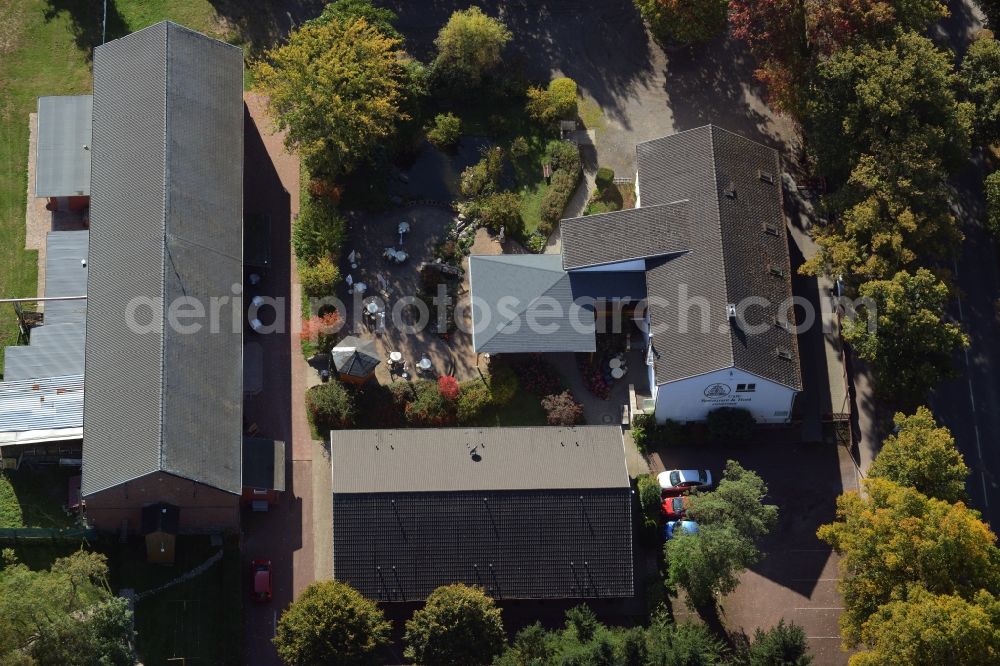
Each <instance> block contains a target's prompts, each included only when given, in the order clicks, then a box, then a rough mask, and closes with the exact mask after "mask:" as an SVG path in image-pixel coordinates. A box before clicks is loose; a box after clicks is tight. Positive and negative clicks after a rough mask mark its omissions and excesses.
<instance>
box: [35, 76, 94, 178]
mask: <svg viewBox="0 0 1000 666" xmlns="http://www.w3.org/2000/svg"><path fill="white" fill-rule="evenodd" d="M92 115H93V98H92V97H91V96H90V95H76V96H65V97H39V98H38V142H37V144H36V147H35V196H36V197H70V196H80V195H88V194H90V151H89V150H88V147H89V146H90V139H91V137H90V132H91V125H90V123H91V118H92Z"/></svg>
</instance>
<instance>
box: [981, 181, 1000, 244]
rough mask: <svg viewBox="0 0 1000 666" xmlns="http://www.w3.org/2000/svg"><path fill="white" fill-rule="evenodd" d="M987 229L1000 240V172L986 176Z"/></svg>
mask: <svg viewBox="0 0 1000 666" xmlns="http://www.w3.org/2000/svg"><path fill="white" fill-rule="evenodd" d="M984 187H985V190H986V228H987V229H989V231H990V233H991V234H993V237H994V238H997V239H1000V171H994V172H993V173H991V174H990V175H988V176H986V183H985V186H984Z"/></svg>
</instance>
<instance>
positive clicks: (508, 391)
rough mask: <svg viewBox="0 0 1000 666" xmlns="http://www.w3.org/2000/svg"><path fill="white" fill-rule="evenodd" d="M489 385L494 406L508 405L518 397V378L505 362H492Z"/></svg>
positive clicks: (494, 360) (492, 360)
mask: <svg viewBox="0 0 1000 666" xmlns="http://www.w3.org/2000/svg"><path fill="white" fill-rule="evenodd" d="M489 384H490V394H491V395H492V396H493V402H494V404H497V405H506V404H507V403H508V402H510V401H511V400H513V399H514V396H515V395H517V376H516V375H515V374H514V371H513V370H512V369H511V367H510V366H509V365H508V364H507V363H506V362H505V361H501V360H498V359H496V358H493V359H491V360H490V378H489Z"/></svg>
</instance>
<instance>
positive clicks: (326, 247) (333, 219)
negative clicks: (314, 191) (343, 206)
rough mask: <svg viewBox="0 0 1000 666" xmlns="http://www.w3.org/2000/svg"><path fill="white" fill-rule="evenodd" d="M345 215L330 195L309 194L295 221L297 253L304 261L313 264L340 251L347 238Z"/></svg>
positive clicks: (293, 237)
mask: <svg viewBox="0 0 1000 666" xmlns="http://www.w3.org/2000/svg"><path fill="white" fill-rule="evenodd" d="M344 226H345V224H344V218H343V217H342V216H341V215H340V213H338V212H337V208H336V205H335V204H334V203H333V202H332V201H331V200H330V199H329V198H327V197H316V196H311V195H306V196H304V197H303V198H302V208H301V210H300V211H299V216H298V218H296V220H295V224H294V225H292V247H294V248H295V256H296V257H298V259H299V261H301V262H303V263H305V264H314V263H316V262H317V261H319V260H320V259H322V258H324V257H326V258H329V257H335V256H337V254H339V253H340V247H341V245H342V244H343V242H344Z"/></svg>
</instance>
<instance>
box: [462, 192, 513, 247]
mask: <svg viewBox="0 0 1000 666" xmlns="http://www.w3.org/2000/svg"><path fill="white" fill-rule="evenodd" d="M469 212H470V213H472V214H473V215H474V216H475V217H476V218H478V220H479V222H480V223H481V224H482V225H483V226H484V227H486V228H487V229H489V230H490V231H492V232H494V233H499V232H500V228H501V227H502V228H503V229H504V233H505V234H507V236H509V237H511V238H520V237H521V236H522V235H523V233H524V220H523V219H522V218H521V197H520V196H518V195H517V194H514V193H513V192H495V193H493V194H487V195H485V196H483V197H480V198H479V199H477V200H476V201H475V202H473V205H472V206H470V209H469Z"/></svg>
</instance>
